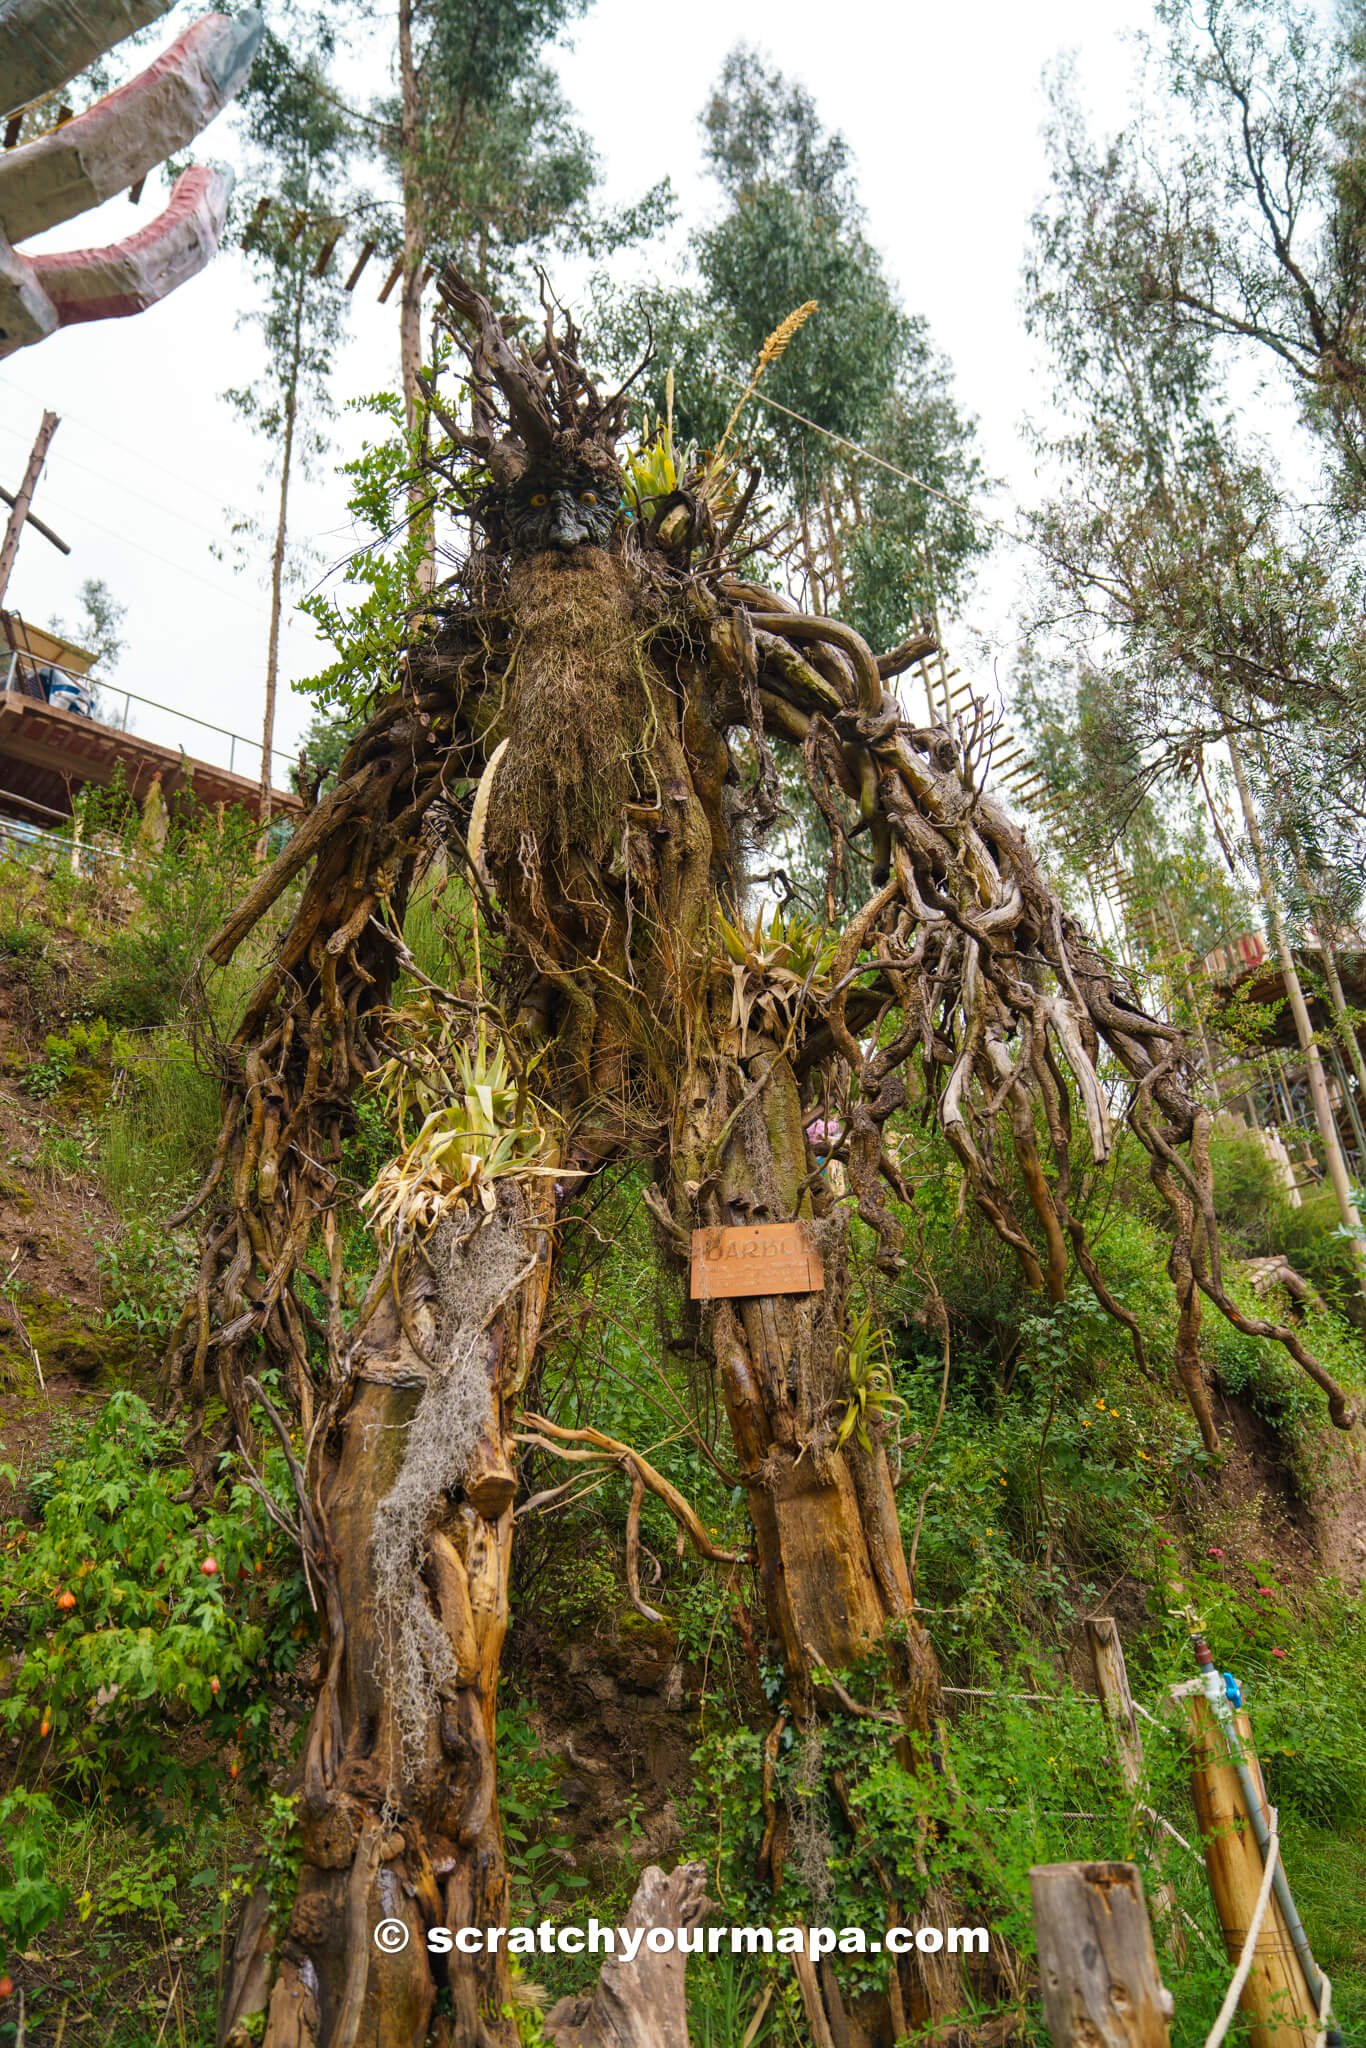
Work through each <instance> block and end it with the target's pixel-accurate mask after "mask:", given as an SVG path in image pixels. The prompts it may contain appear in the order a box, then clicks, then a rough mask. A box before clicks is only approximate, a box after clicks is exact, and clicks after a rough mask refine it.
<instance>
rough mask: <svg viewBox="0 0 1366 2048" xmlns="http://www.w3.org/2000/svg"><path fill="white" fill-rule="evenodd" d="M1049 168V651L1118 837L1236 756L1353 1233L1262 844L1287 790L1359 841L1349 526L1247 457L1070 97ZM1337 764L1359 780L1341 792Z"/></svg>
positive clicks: (1251, 842) (1339, 512) (1254, 848)
mask: <svg viewBox="0 0 1366 2048" xmlns="http://www.w3.org/2000/svg"><path fill="white" fill-rule="evenodd" d="M1053 151H1054V178H1053V188H1052V193H1051V195H1050V199H1049V201H1048V203H1047V204H1046V205H1045V207H1044V208H1043V209H1042V211H1041V212H1040V214H1039V216H1038V218H1037V220H1036V222H1035V239H1034V249H1033V254H1032V259H1031V263H1030V268H1029V275H1028V284H1029V304H1030V318H1031V322H1032V324H1033V326H1034V328H1035V330H1036V332H1038V333H1039V334H1041V336H1042V337H1043V338H1044V339H1045V340H1046V341H1047V343H1048V345H1049V347H1050V350H1051V353H1052V357H1053V361H1054V364H1055V367H1056V371H1057V383H1058V406H1059V411H1060V414H1061V422H1060V425H1059V426H1058V427H1057V428H1056V429H1055V431H1054V434H1053V438H1052V440H1051V443H1046V444H1045V446H1046V452H1047V453H1048V454H1049V455H1050V456H1051V458H1052V461H1053V465H1054V472H1055V474H1056V475H1057V477H1058V478H1059V479H1060V481H1059V482H1058V484H1057V487H1056V489H1055V491H1054V493H1053V496H1052V497H1051V499H1050V500H1049V501H1048V503H1047V504H1046V505H1045V506H1044V507H1043V509H1042V510H1041V511H1040V512H1039V513H1038V514H1037V515H1036V516H1035V519H1034V533H1035V538H1036V541H1037V544H1038V547H1039V551H1040V553H1041V555H1042V557H1043V559H1044V561H1045V562H1046V564H1047V569H1046V572H1045V573H1044V574H1043V575H1042V576H1041V578H1040V579H1039V585H1038V589H1037V592H1036V602H1035V616H1034V621H1033V626H1034V633H1035V636H1036V637H1037V638H1039V639H1042V640H1043V641H1045V642H1051V644H1052V645H1054V646H1055V647H1056V646H1058V645H1061V646H1062V647H1064V648H1065V649H1067V650H1068V651H1069V653H1070V656H1071V658H1072V660H1073V662H1074V663H1075V664H1076V667H1077V672H1078V673H1079V674H1081V675H1084V676H1085V677H1086V678H1087V679H1088V692H1089V698H1090V705H1089V710H1090V715H1091V716H1092V717H1093V718H1095V717H1097V716H1099V718H1100V720H1101V726H1102V729H1103V731H1104V733H1105V735H1106V738H1105V744H1104V745H1103V746H1102V747H1101V748H1100V749H1099V750H1098V751H1099V756H1100V759H1099V763H1098V765H1099V769H1100V781H1099V791H1100V793H1103V795H1104V796H1105V798H1106V799H1108V806H1109V809H1108V815H1109V818H1110V821H1111V825H1112V828H1115V827H1118V826H1119V825H1121V824H1122V822H1123V819H1124V817H1125V816H1126V815H1127V814H1129V813H1131V812H1132V811H1133V809H1134V808H1135V806H1136V805H1137V803H1138V802H1139V800H1140V798H1141V797H1142V795H1143V793H1144V792H1145V791H1146V790H1148V789H1150V788H1153V787H1155V786H1157V785H1159V784H1161V783H1163V782H1164V781H1167V780H1169V779H1170V778H1171V777H1173V776H1180V777H1186V778H1195V779H1196V780H1198V781H1199V782H1200V784H1201V785H1202V786H1204V787H1205V788H1206V789H1208V781H1209V776H1210V774H1211V773H1212V772H1213V769H1212V762H1218V761H1221V760H1223V759H1224V758H1225V757H1226V758H1227V761H1228V764H1229V766H1230V768H1231V770H1232V775H1233V782H1234V787H1235V789H1236V792H1237V799H1238V808H1239V810H1240V812H1241V814H1242V818H1243V822H1244V829H1245V833H1246V845H1247V848H1248V850H1249V853H1250V856H1251V866H1252V868H1253V870H1254V872H1255V875H1256V879H1257V884H1258V889H1259V892H1260V894H1261V896H1262V898H1263V901H1264V904H1265V908H1266V915H1267V920H1268V923H1269V925H1270V927H1271V929H1272V931H1273V933H1274V934H1275V942H1276V948H1277V951H1278V954H1279V956H1280V962H1281V968H1282V973H1283V976H1284V979H1285V985H1286V991H1287V995H1288V998H1289V1001H1290V1004H1291V1007H1292V1010H1293V1012H1294V1015H1295V1022H1296V1031H1297V1035H1298V1037H1299V1040H1300V1044H1301V1047H1302V1049H1303V1051H1304V1056H1305V1061H1306V1066H1307V1069H1308V1073H1309V1079H1310V1086H1311V1092H1312V1094H1313V1096H1314V1101H1315V1110H1316V1118H1317V1121H1318V1124H1319V1128H1320V1132H1321V1136H1322V1139H1323V1143H1324V1148H1325V1151H1326V1154H1327V1157H1328V1165H1329V1171H1330V1175H1331V1177H1332V1179H1333V1182H1334V1187H1335V1191H1336V1194H1337V1198H1338V1204H1339V1208H1340V1211H1341V1213H1342V1217H1343V1222H1344V1225H1346V1226H1347V1227H1348V1228H1350V1229H1352V1230H1353V1231H1354V1232H1357V1231H1359V1229H1360V1225H1359V1222H1358V1219H1357V1217H1356V1212H1355V1209H1354V1207H1353V1204H1352V1199H1351V1191H1350V1187H1349V1183H1348V1179H1347V1174H1346V1169H1345V1165H1344V1163H1343V1159H1342V1155H1341V1149H1340V1145H1339V1142H1338V1135H1337V1129H1336V1124H1335V1121H1334V1118H1333V1114H1332V1110H1331V1106H1330V1104H1329V1100H1328V1094H1327V1087H1326V1083H1325V1081H1324V1077H1323V1074H1322V1071H1321V1065H1320V1062H1319V1056H1318V1051H1317V1047H1316V1046H1315V1044H1314V1042H1313V1032H1312V1027H1311V1025H1310V1021H1309V1017H1308V1011H1307V1008H1306V1005H1305V1002H1304V998H1303V992H1302V989H1301V987H1300V983H1299V977H1298V974H1297V970H1296V966H1295V961H1294V955H1293V947H1292V938H1291V931H1290V927H1289V923H1288V920H1287V917H1286V909H1285V905H1286V900H1287V891H1286V888H1285V881H1284V876H1283V875H1278V873H1277V857H1276V842H1275V841H1274V840H1273V838H1272V836H1271V834H1270V833H1269V832H1268V830H1267V829H1266V822H1267V815H1268V802H1267V800H1268V798H1269V796H1270V793H1271V792H1272V791H1273V790H1274V792H1275V813H1276V816H1277V818H1278V820H1279V822H1280V824H1281V826H1282V828H1286V827H1289V828H1290V829H1289V830H1288V831H1286V830H1284V829H1283V830H1282V834H1281V839H1282V843H1283V844H1284V845H1285V846H1286V847H1287V848H1293V846H1294V845H1295V844H1296V842H1297V837H1304V836H1310V837H1312V838H1313V839H1314V840H1315V841H1316V842H1317V843H1318V844H1320V845H1322V844H1324V843H1325V841H1326V840H1327V839H1331V838H1332V837H1333V835H1334V834H1336V837H1337V839H1338V842H1339V843H1340V844H1341V843H1345V842H1350V841H1351V840H1352V839H1353V838H1356V837H1359V834H1358V827H1357V813H1358V811H1359V801H1358V800H1357V799H1356V797H1355V796H1354V794H1353V792H1354V790H1355V789H1356V788H1357V787H1359V783H1360V777H1361V770H1362V768H1363V766H1366V751H1364V750H1363V733H1364V732H1366V725H1363V719H1362V713H1363V710H1364V709H1366V636H1363V632H1362V626H1361V618H1362V600H1363V592H1364V591H1366V579H1364V578H1363V563H1362V559H1361V554H1360V550H1359V546H1358V544H1357V535H1356V533H1355V530H1354V521H1353V514H1352V510H1351V508H1350V506H1349V505H1347V504H1345V503H1338V504H1336V505H1327V506H1325V505H1323V504H1318V505H1315V504H1312V503H1304V502H1301V501H1299V500H1297V499H1296V497H1295V496H1294V495H1293V494H1292V493H1291V491H1290V490H1289V489H1288V488H1286V486H1285V485H1284V484H1283V483H1282V482H1281V481H1280V478H1281V477H1282V476H1283V475H1284V469H1285V464H1284V462H1283V461H1282V462H1279V463H1278V462H1277V461H1276V459H1275V457H1274V455H1273V454H1272V453H1271V452H1270V451H1269V450H1261V451H1258V450H1255V449H1251V448H1249V447H1248V445H1247V436H1246V431H1245V429H1244V427H1243V425H1242V423H1241V422H1240V420H1239V419H1238V417H1237V415H1236V412H1235V409H1234V407H1233V406H1232V405H1231V403H1230V401H1229V398H1228V387H1227V384H1226V381H1225V377H1224V374H1223V370H1224V365H1223V353H1224V351H1223V349H1222V344H1221V343H1220V341H1219V339H1218V337H1216V336H1214V335H1213V334H1211V333H1210V332H1209V330H1208V328H1207V327H1202V326H1200V325H1198V324H1193V323H1184V324H1182V323H1176V324H1173V321H1172V319H1171V317H1170V310H1169V308H1167V307H1166V306H1164V305H1163V304H1161V303H1158V302H1155V300H1154V298H1153V295H1152V293H1151V291H1150V290H1149V289H1148V284H1147V272H1146V270H1145V267H1144V266H1145V264H1146V262H1147V252H1146V247H1145V243H1144V239H1143V237H1142V236H1141V235H1139V234H1137V233H1136V232H1134V222H1135V220H1138V221H1142V220H1143V219H1145V218H1146V217H1147V214H1146V208H1147V198H1146V194H1145V190H1144V186H1143V179H1142V167H1141V166H1138V167H1136V163H1135V150H1134V148H1133V147H1131V146H1130V144H1129V142H1128V141H1127V140H1126V138H1124V137H1121V138H1119V139H1118V140H1117V141H1116V142H1113V143H1112V144H1110V145H1109V147H1108V148H1105V149H1103V150H1102V149H1097V148H1095V147H1094V146H1093V145H1092V144H1091V142H1090V140H1089V138H1088V137H1087V135H1086V133H1085V130H1084V127H1083V125H1082V123H1081V121H1080V118H1079V117H1078V115H1077V113H1076V111H1075V108H1073V107H1071V106H1069V105H1068V104H1067V102H1066V100H1065V99H1064V100H1063V101H1062V102H1061V103H1060V107H1059V116H1058V120H1057V122H1056V124H1055V127H1054V131H1053ZM1095 751H1096V750H1093V754H1094V753H1095ZM1329 757H1331V758H1332V760H1333V761H1334V763H1335V764H1336V765H1337V767H1338V768H1339V770H1340V771H1345V772H1343V773H1341V775H1340V779H1334V780H1331V781H1328V782H1325V777H1324V772H1323V771H1324V765H1325V760H1326V759H1327V758H1329ZM1259 794H1260V796H1261V798H1262V801H1261V802H1259V801H1258V797H1259ZM1211 807H1212V810H1213V805H1212V806H1211ZM1215 815H1216V817H1217V813H1216V814H1215ZM1296 818H1298V819H1300V820H1302V821H1303V827H1302V832H1301V833H1299V834H1297V832H1296V829H1295V822H1294V821H1295V820H1296ZM1311 818H1312V819H1316V820H1318V821H1319V822H1318V824H1317V825H1316V826H1314V827H1313V828H1311V827H1310V825H1309V822H1308V821H1309V820H1310V819H1311ZM1325 821H1326V823H1325ZM1216 829H1217V826H1216ZM1292 865H1293V858H1292ZM1303 866H1304V863H1303V861H1302V860H1301V861H1300V862H1299V867H1300V868H1301V869H1303Z"/></svg>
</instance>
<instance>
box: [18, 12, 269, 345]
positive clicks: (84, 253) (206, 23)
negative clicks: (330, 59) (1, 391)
mask: <svg viewBox="0 0 1366 2048" xmlns="http://www.w3.org/2000/svg"><path fill="white" fill-rule="evenodd" d="M168 4H169V0H115V4H114V5H113V6H110V7H104V8H100V9H98V10H97V9H93V8H90V9H87V8H83V7H75V6H69V5H62V4H60V0H59V4H56V5H54V4H53V0H0V113H7V114H10V115H13V113H14V112H15V111H16V110H21V109H23V108H24V107H26V106H28V105H30V104H31V103H32V102H33V101H34V100H35V99H39V98H41V97H43V96H45V95H47V94H51V93H55V92H56V91H57V90H58V89H59V88H60V87H61V86H63V85H65V84H66V83H67V81H68V80H69V79H70V78H72V77H74V76H75V75H76V73H77V72H79V71H82V70H84V69H85V67H86V66H87V65H88V64H90V63H92V62H93V61H94V60H95V59H96V58H97V57H99V56H100V55H101V54H102V53H103V52H104V51H105V50H107V49H109V48H111V47H112V46H113V45H114V44H115V43H117V42H120V41H122V40H123V38H124V37H125V36H127V35H130V34H132V33H133V31H134V30H136V29H138V28H141V27H143V26H145V25H146V23H147V22H149V21H152V20H154V19H155V18H156V17H157V16H158V15H160V14H164V13H165V12H166V11H167V6H168ZM96 15H98V17H99V19H98V20H96V19H95V18H94V17H95V16H96ZM261 35H262V22H261V17H260V16H259V15H258V14H239V15H236V16H233V17H231V18H229V17H228V16H227V15H223V14H206V15H204V16H203V18H202V19H201V20H199V21H197V22H195V23H194V24H193V25H192V26H191V27H190V28H188V29H186V30H185V32H184V34H183V35H181V36H178V37H177V39H176V40H175V42H173V43H172V44H171V46H170V48H169V49H167V50H165V51H164V52H163V53H162V55H161V56H160V57H158V58H157V59H156V61H155V62H154V63H152V64H149V65H148V67H147V68H146V70H145V71H141V72H139V73H138V75H137V76H136V77H135V78H133V79H131V80H130V81H129V83H128V84H127V85H123V86H120V87H119V88H118V89H117V91H115V92H111V93H109V94H107V95H106V97H105V98H104V99H102V100H97V101H96V103H95V105H94V106H93V107H90V108H88V109H87V111H86V112H85V113H83V114H78V115H76V116H75V117H74V118H72V119H69V120H66V121H64V122H62V123H61V124H60V125H59V126H57V127H55V128H53V129H51V130H50V131H49V132H48V133H46V134H42V135H38V136H37V137H35V138H34V139H33V140H32V141H29V142H26V143H23V144H21V145H20V146H19V147H18V148H15V149H10V150H8V151H7V153H6V154H5V155H4V156H0V357H3V356H7V355H12V354H13V353H14V351H15V350H16V349H21V348H27V347H29V346H30V345H31V344H32V343H33V342H36V341H43V340H45V339H46V337H47V336H48V335H49V334H52V333H53V332H55V330H56V329H57V328H58V327H66V326H70V325H73V324H74V323H75V322H77V321H81V320H114V319H120V318H123V317H125V316H126V315H127V314H130V313H140V312H142V311H143V310H144V309H145V308H146V307H148V306H151V305H155V304H156V302H157V301H158V300H159V299H164V298H165V297H166V296H167V294H168V293H170V292H173V291H174V290H175V288H176V286H177V285H180V284H183V283H184V282H185V280H186V278H188V277H193V276H194V274H195V273H196V271H199V270H202V269H203V267H204V265H205V264H206V263H207V262H208V260H209V258H210V257H211V256H212V255H213V253H214V250H215V249H216V248H217V247H218V242H219V238H220V236H221V235H222V232H223V222H224V218H225V216H226V212H227V204H228V199H229V196H230V194H231V191H232V175H231V173H230V172H228V171H225V170H210V169H207V168H204V167H202V166H199V165H192V166H191V167H190V169H189V170H186V171H183V172H182V173H181V175H180V177H179V178H177V180H176V182H175V185H174V186H173V188H172V190H171V196H170V199H169V201H168V203H167V205H166V207H165V208H164V210H163V211H162V212H161V213H160V214H158V215H157V217H156V219H155V220H153V221H150V222H149V223H148V225H147V226H146V227H144V228H141V229H139V231H138V232H137V233H136V234H134V235H131V236H129V237H128V239H127V240H126V241H122V242H115V243H112V244H110V245H108V246H107V247H105V248H101V249H80V250H75V251H72V252H70V253H66V254H61V255H44V256H25V255H23V254H21V253H20V251H19V250H18V249H17V248H16V247H15V246H14V245H15V244H16V243H19V242H24V241H27V240H28V239H29V238H30V237H31V236H33V235H37V234H41V233H42V232H43V230H44V229H46V228H51V227H56V226H57V225H59V224H60V223H61V222H63V221H68V220H72V219H74V218H75V217H76V216H77V215H78V214H82V213H86V212H88V211H89V210H90V208H92V207H95V206H99V205H101V204H102V203H103V201H104V200H106V199H110V198H112V197H114V195H115V194H116V193H119V192H123V191H127V190H128V189H129V188H130V187H133V186H136V185H137V184H138V183H139V182H140V181H141V180H142V179H143V178H144V177H146V175H147V173H148V172H149V171H152V170H154V169H155V168H156V166H157V165H158V164H161V163H164V162H166V160H167V159H168V158H169V157H171V156H173V155H175V154H176V153H177V152H178V151H180V150H182V149H184V148H185V147H186V145H187V144H188V143H189V142H191V141H192V140H193V139H194V137H195V136H196V135H198V134H199V133H200V131H201V130H202V129H203V128H205V127H207V125H208V124H209V122H210V121H212V120H213V118H214V116H215V115H216V114H218V113H220V112H221V111H222V109H223V108H224V107H225V106H226V105H227V104H228V102H229V101H230V100H231V99H232V98H233V96H234V95H235V94H236V93H237V92H238V91H239V90H240V89H241V87H242V85H243V84H244V83H245V81H246V78H247V74H248V72H249V71H250V69H251V65H252V60H253V58H254V57H255V55H256V51H257V49H258V47H259V45H260V41H261ZM11 125H12V124H11Z"/></svg>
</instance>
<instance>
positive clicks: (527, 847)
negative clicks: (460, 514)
mask: <svg viewBox="0 0 1366 2048" xmlns="http://www.w3.org/2000/svg"><path fill="white" fill-rule="evenodd" d="M507 601H508V607H509V611H510V613H511V618H512V625H513V632H514V636H515V637H514V653H513V658H512V661H511V664H510V667H509V672H508V675H507V679H506V685H505V690H506V694H505V697H504V703H503V715H502V718H501V720H500V725H501V729H502V731H503V733H505V734H506V736H507V740H508V748H507V752H506V754H505V755H504V756H503V759H502V761H501V762H500V763H499V765H498V771H497V774H496V776H495V777H494V781H493V786H492V789H491V791H490V796H489V814H488V826H487V831H486V836H485V841H484V857H485V859H486V861H487V863H488V867H489V871H490V873H491V874H492V876H493V878H494V880H495V882H496V883H497V885H498V889H499V893H500V895H502V896H503V898H504V900H505V901H507V902H509V903H512V904H515V903H516V902H517V900H518V897H519V896H520V895H522V894H524V891H525V888H526V887H527V886H529V887H530V888H531V891H532V894H533V895H535V894H537V893H539V894H540V895H542V896H543V897H544V898H545V899H546V901H547V902H548V901H549V900H550V899H551V896H552V894H553V896H554V897H559V898H563V897H564V895H565V894H566V893H567V892H568V893H573V885H574V883H575V881H576V880H577V879H579V875H580V871H581V870H582V867H583V864H584V863H585V862H589V863H592V865H593V866H595V867H596V868H597V869H598V870H599V871H600V872H604V873H605V872H608V871H610V870H612V869H613V868H617V867H619V866H620V861H621V848H622V842H623V839H624V836H625V832H626V827H627V806H628V805H630V804H636V803H645V804H651V805H653V804H654V803H656V802H657V801H658V793H657V791H656V789H655V787H654V778H653V776H652V774H651V771H650V765H649V748H650V737H651V732H652V730H653V724H654V715H655V714H654V707H653V703H652V697H651V688H650V682H649V680H648V676H649V669H648V656H647V654H646V651H645V643H646V642H647V640H648V637H649V633H650V628H651V620H650V618H649V616H648V615H647V614H648V607H647V606H646V604H645V603H644V602H643V600H642V593H641V592H640V590H639V587H638V585H637V584H636V583H635V580H634V579H633V578H632V577H631V576H630V575H629V573H628V571H627V569H626V567H625V565H624V563H623V562H622V560H621V558H620V556H618V555H615V554H610V553H608V552H607V551H606V550H605V549H603V548H595V547H580V548H576V549H575V550H574V551H573V552H572V553H568V554H559V553H554V552H545V553H538V554H535V555H532V556H529V557H526V558H523V559H522V560H520V561H514V562H513V564H512V567H511V569H510V571H509V575H508V586H507Z"/></svg>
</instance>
